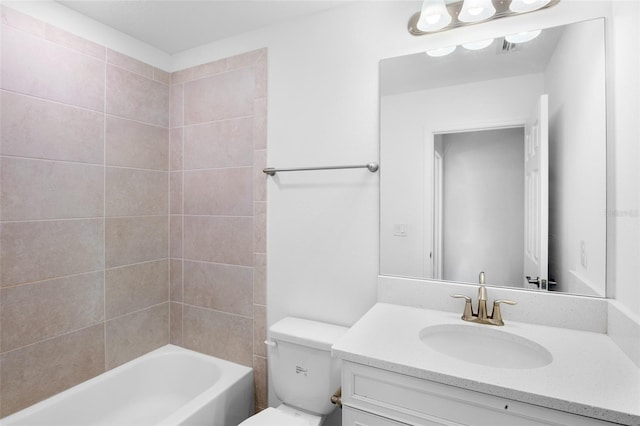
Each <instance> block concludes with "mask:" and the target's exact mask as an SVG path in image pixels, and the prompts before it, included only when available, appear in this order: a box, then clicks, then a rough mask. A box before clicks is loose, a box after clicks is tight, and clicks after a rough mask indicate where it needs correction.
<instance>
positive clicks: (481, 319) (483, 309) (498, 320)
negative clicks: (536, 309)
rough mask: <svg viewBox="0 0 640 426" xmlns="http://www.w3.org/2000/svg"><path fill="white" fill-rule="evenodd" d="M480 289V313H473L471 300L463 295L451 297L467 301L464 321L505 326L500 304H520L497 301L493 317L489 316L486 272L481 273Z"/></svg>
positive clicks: (463, 314) (494, 304)
mask: <svg viewBox="0 0 640 426" xmlns="http://www.w3.org/2000/svg"><path fill="white" fill-rule="evenodd" d="M479 282H480V287H479V288H478V312H477V313H474V312H473V305H472V302H471V298H470V297H469V296H465V295H462V294H452V295H451V297H456V298H461V299H464V300H465V303H464V311H463V312H462V319H463V320H464V321H469V322H477V323H480V324H489V325H504V321H503V320H502V312H501V311H500V304H501V303H505V304H507V305H515V304H517V303H518V302H514V301H513V300H505V299H501V300H495V301H494V302H493V311H492V312H491V315H487V288H486V287H485V286H484V284H485V278H484V272H480V278H479Z"/></svg>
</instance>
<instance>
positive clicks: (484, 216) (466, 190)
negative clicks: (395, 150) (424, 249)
mask: <svg viewBox="0 0 640 426" xmlns="http://www.w3.org/2000/svg"><path fill="white" fill-rule="evenodd" d="M443 145H444V153H445V154H444V179H443V181H444V197H443V198H444V203H443V204H444V215H443V216H444V227H443V228H444V232H443V240H444V255H443V260H444V274H443V279H445V280H447V281H457V282H470V283H477V282H478V274H479V273H480V272H481V271H482V272H484V273H485V277H486V282H487V284H490V285H508V286H515V287H522V282H523V276H524V260H523V259H524V128H522V127H519V128H509V129H497V130H487V131H479V132H465V133H452V134H446V135H443Z"/></svg>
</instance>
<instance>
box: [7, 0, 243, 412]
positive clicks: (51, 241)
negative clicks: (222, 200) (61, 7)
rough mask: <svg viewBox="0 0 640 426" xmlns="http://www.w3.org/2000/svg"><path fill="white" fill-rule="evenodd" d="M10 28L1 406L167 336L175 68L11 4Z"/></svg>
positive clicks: (71, 381) (20, 402)
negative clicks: (126, 52)
mask: <svg viewBox="0 0 640 426" xmlns="http://www.w3.org/2000/svg"><path fill="white" fill-rule="evenodd" d="M1 27H2V28H1V31H2V45H1V46H0V47H1V52H2V58H1V59H2V64H1V73H2V74H1V77H2V83H1V85H0V106H1V110H0V120H1V123H2V126H1V129H0V197H1V198H0V324H1V325H0V417H3V416H6V415H8V414H11V413H13V412H15V411H17V410H19V409H21V408H24V407H26V406H28V405H30V404H33V403H35V402H38V401H40V400H42V399H44V398H46V397H48V396H51V395H52V394H54V393H57V392H59V391H62V390H64V389H66V388H68V387H70V386H73V385H75V384H77V383H79V382H81V381H84V380H86V379H89V378H91V377H93V376H95V375H97V374H100V373H102V372H104V371H105V370H108V369H110V368H113V367H115V366H117V365H119V364H122V363H124V362H126V361H128V360H130V359H132V358H134V357H137V356H139V355H141V354H143V353H145V352H148V351H150V350H152V349H155V348H157V347H159V346H162V345H164V344H166V343H168V342H169V333H170V331H169V330H170V328H169V315H170V304H169V293H170V288H169V282H170V276H169V273H170V272H169V271H170V262H169V256H168V249H169V223H168V222H169V221H168V217H169V216H168V215H169V156H170V154H169V150H170V145H169V141H170V139H169V138H170V136H169V134H170V130H169V96H170V85H169V83H170V75H169V74H168V73H166V72H163V71H161V70H158V69H156V68H154V67H152V66H149V65H147V64H144V63H142V62H139V61H137V60H134V59H132V58H129V57H126V56H124V55H121V54H119V53H117V52H113V51H111V50H109V49H106V48H104V47H102V46H99V45H96V44H94V43H91V42H88V41H87V40H84V39H81V38H79V37H76V36H74V35H72V34H69V33H66V32H64V31H61V30H60V29H57V28H54V27H52V26H50V25H48V24H45V23H43V22H41V21H38V20H35V19H33V18H30V17H28V16H25V15H22V14H20V13H17V12H15V11H13V10H12V9H9V8H6V7H3V8H2V23H1ZM177 143H178V138H176V139H175V141H174V143H173V144H172V145H171V149H172V151H176V150H177V149H180V148H176V147H175V144H177ZM172 169H174V167H172ZM175 184H176V185H177V183H175ZM203 184H207V182H203ZM218 192H219V193H220V194H221V196H227V193H226V192H225V190H224V188H220V189H219V191H218ZM217 205H218V204H217V203H216V202H214V201H212V200H209V201H207V203H206V204H205V205H204V207H206V208H211V207H212V206H217ZM238 208H245V209H246V207H244V205H240V206H238ZM173 272H174V274H175V271H173ZM221 273H224V272H221ZM171 290H172V294H173V293H175V289H173V288H172V289H171ZM234 303H237V302H234ZM171 310H172V311H174V312H173V313H174V316H176V317H178V315H177V314H176V313H175V308H174V307H172V309H171ZM178 325H179V321H177V320H176V321H175V322H174V325H173V326H174V328H175V327H177V326H178Z"/></svg>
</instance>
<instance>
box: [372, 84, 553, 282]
mask: <svg viewBox="0 0 640 426" xmlns="http://www.w3.org/2000/svg"><path fill="white" fill-rule="evenodd" d="M543 84H544V83H543V76H542V75H541V74H532V75H525V76H519V77H509V78H504V79H496V80H487V81H482V82H477V83H469V84H462V85H458V86H448V87H443V88H437V89H432V90H422V91H416V92H411V93H403V94H398V95H390V96H384V97H383V98H382V100H381V104H380V109H381V114H380V115H381V117H384V118H383V119H382V120H381V127H380V132H381V140H382V141H383V143H382V144H381V147H380V150H381V153H380V156H381V159H382V160H383V163H382V167H383V168H382V170H381V175H382V182H381V187H380V193H381V194H382V195H381V196H382V199H383V207H384V208H383V209H382V211H381V218H380V222H381V224H380V240H381V253H380V271H381V273H382V274H385V275H401V276H409V277H429V276H430V275H426V274H425V272H428V271H429V270H430V269H429V267H428V266H425V265H424V263H426V262H429V251H430V248H429V247H428V245H429V244H428V241H425V240H428V234H427V233H426V232H425V231H428V228H429V226H424V224H429V223H431V210H432V206H431V201H430V200H431V192H430V191H431V188H432V186H433V182H432V175H431V174H430V173H429V171H430V170H431V168H430V166H429V167H428V166H427V165H430V164H433V148H429V147H428V145H429V144H430V139H429V138H433V136H432V135H433V134H434V133H439V132H455V131H459V130H463V129H464V130H468V129H480V128H490V127H500V126H505V125H524V123H525V122H526V120H527V117H528V116H529V113H530V111H531V109H532V108H533V105H535V104H536V102H537V99H538V96H539V95H540V93H542V91H543ZM431 140H432V139H431ZM425 170H426V171H427V172H426V173H425ZM398 188H402V189H401V190H398ZM445 220H446V218H445ZM400 223H402V224H407V229H408V232H407V236H406V237H397V236H394V235H393V225H394V224H400ZM474 281H475V280H474ZM489 282H490V281H489Z"/></svg>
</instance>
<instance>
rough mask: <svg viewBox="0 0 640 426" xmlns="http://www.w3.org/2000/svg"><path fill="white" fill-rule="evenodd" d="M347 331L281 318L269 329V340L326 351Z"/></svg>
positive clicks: (340, 328) (340, 327) (326, 325)
mask: <svg viewBox="0 0 640 426" xmlns="http://www.w3.org/2000/svg"><path fill="white" fill-rule="evenodd" d="M347 330H348V328H347V327H342V326H339V325H333V324H327V323H324V322H318V321H312V320H307V319H302V318H294V317H286V318H283V319H281V320H280V321H278V322H276V323H275V324H273V325H272V326H271V327H270V328H269V331H270V336H271V338H272V339H274V340H276V341H277V340H281V341H285V342H289V343H296V344H299V345H303V346H308V347H311V348H316V349H323V350H327V351H330V350H331V346H332V345H333V344H334V343H335V342H336V341H337V340H338V339H339V338H340V337H341V336H342V335H343V334H344V333H346V332H347Z"/></svg>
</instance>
